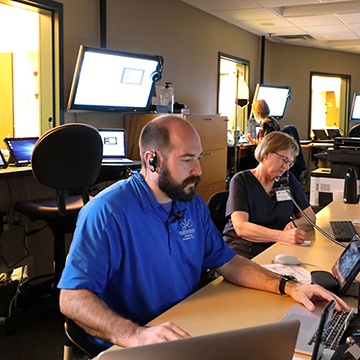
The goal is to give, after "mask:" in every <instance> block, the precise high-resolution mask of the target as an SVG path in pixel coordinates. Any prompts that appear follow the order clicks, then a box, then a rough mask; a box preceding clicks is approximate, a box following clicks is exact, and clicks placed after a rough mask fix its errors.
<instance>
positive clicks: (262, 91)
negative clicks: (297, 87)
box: [253, 84, 291, 119]
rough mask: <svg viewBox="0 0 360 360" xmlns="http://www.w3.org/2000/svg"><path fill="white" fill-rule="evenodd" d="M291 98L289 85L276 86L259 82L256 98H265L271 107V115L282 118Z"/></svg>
mask: <svg viewBox="0 0 360 360" xmlns="http://www.w3.org/2000/svg"><path fill="white" fill-rule="evenodd" d="M290 99H291V89H290V87H289V86H275V85H263V84H257V85H256V89H255V93H254V100H253V101H256V100H265V101H266V103H267V104H268V105H269V108H270V116H272V117H274V118H276V119H282V118H283V116H284V113H285V108H286V104H287V102H288V100H290Z"/></svg>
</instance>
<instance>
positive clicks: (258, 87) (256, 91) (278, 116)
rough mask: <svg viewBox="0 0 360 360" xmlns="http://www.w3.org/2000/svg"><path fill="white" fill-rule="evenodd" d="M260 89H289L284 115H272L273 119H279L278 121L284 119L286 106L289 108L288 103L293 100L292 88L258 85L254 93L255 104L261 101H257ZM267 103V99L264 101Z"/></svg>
mask: <svg viewBox="0 0 360 360" xmlns="http://www.w3.org/2000/svg"><path fill="white" fill-rule="evenodd" d="M260 87H266V88H274V89H287V90H288V95H287V99H286V103H285V106H284V110H283V113H282V115H272V114H270V116H271V117H273V118H275V119H277V120H280V119H282V118H283V117H284V114H285V110H286V106H287V103H288V101H289V100H290V99H291V88H290V86H286V85H284V86H281V85H265V84H256V88H255V92H254V97H253V103H254V102H255V101H256V100H260V99H257V95H258V93H259V89H260ZM264 100H265V101H266V99H264ZM270 112H271V108H270Z"/></svg>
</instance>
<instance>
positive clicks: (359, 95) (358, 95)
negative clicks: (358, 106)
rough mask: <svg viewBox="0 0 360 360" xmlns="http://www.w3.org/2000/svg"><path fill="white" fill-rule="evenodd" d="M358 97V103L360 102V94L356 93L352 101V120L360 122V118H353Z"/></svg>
mask: <svg viewBox="0 0 360 360" xmlns="http://www.w3.org/2000/svg"><path fill="white" fill-rule="evenodd" d="M357 97H359V98H358V100H357V101H359V102H360V93H355V94H354V96H353V100H352V104H351V112H350V120H355V121H360V117H357V118H354V117H353V114H354V108H355V99H356V98H357Z"/></svg>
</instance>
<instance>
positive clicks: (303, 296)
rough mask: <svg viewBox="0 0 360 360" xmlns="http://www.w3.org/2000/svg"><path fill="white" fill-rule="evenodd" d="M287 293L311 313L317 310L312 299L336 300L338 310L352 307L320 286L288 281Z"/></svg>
mask: <svg viewBox="0 0 360 360" xmlns="http://www.w3.org/2000/svg"><path fill="white" fill-rule="evenodd" d="M285 292H286V294H287V295H289V296H291V297H292V298H293V299H294V300H295V301H297V302H299V303H300V304H303V305H304V306H305V307H306V308H307V309H308V310H309V311H313V310H314V309H315V305H314V303H313V302H312V301H311V299H314V298H317V299H323V300H326V301H331V300H335V309H336V310H341V308H343V309H345V310H350V307H349V306H348V305H347V304H346V302H345V301H344V300H342V299H340V298H339V297H338V296H336V295H335V294H333V293H332V292H330V291H328V290H326V289H324V288H323V287H321V286H320V285H305V284H300V283H297V282H292V281H288V282H287V283H286V286H285Z"/></svg>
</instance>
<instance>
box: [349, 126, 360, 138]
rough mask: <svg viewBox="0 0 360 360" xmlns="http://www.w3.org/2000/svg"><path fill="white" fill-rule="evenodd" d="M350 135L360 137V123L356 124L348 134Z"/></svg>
mask: <svg viewBox="0 0 360 360" xmlns="http://www.w3.org/2000/svg"><path fill="white" fill-rule="evenodd" d="M348 136H349V137H360V124H357V125H354V126H353V127H352V128H351V129H350V131H349V134H348Z"/></svg>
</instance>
